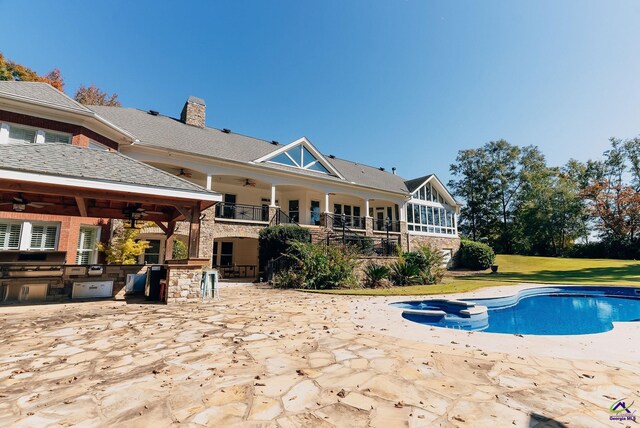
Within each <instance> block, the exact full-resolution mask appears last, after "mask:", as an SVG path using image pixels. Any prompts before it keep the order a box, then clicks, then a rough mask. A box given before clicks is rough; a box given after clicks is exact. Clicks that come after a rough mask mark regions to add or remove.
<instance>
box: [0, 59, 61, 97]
mask: <svg viewBox="0 0 640 428" xmlns="http://www.w3.org/2000/svg"><path fill="white" fill-rule="evenodd" d="M0 80H18V81H22V82H45V83H48V84H50V85H51V86H53V87H54V88H56V89H57V90H59V91H61V92H64V80H63V79H62V75H61V74H60V70H58V69H57V68H54V69H53V70H52V71H51V72H50V73H48V74H45V75H44V76H41V75H39V74H38V73H36V72H35V71H33V70H32V69H30V68H29V67H26V66H24V65H21V64H18V63H15V62H13V61H10V60H7V59H6V58H5V57H4V55H2V53H0Z"/></svg>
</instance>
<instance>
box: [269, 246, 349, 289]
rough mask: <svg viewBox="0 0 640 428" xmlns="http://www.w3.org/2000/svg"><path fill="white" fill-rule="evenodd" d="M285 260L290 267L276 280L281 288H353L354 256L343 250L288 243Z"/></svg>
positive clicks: (347, 249)
mask: <svg viewBox="0 0 640 428" xmlns="http://www.w3.org/2000/svg"><path fill="white" fill-rule="evenodd" d="M287 257H289V258H291V259H292V260H293V264H292V266H291V267H290V268H289V269H288V270H286V271H284V272H282V273H279V274H278V275H277V276H276V283H279V284H278V286H280V287H283V288H310V289H314V290H323V289H329V288H352V287H355V286H356V285H357V281H356V277H355V268H356V265H357V259H356V256H355V253H354V252H353V251H352V250H351V249H350V248H349V247H347V248H346V249H344V250H343V249H342V248H339V247H325V246H324V245H321V244H312V243H309V242H299V241H292V242H291V245H290V248H289V252H288V253H287Z"/></svg>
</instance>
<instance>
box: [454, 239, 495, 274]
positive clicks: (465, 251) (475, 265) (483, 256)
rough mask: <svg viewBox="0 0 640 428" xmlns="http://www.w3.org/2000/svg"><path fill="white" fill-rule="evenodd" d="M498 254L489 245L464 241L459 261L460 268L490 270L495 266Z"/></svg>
mask: <svg viewBox="0 0 640 428" xmlns="http://www.w3.org/2000/svg"><path fill="white" fill-rule="evenodd" d="M495 258H496V254H495V253H494V252H493V249H492V248H491V247H490V246H488V245H487V244H482V243H480V242H475V241H469V240H466V239H464V240H462V241H461V242H460V251H458V260H459V263H460V266H461V267H463V268H467V269H472V270H483V269H488V268H489V267H491V265H492V264H493V262H494V260H495Z"/></svg>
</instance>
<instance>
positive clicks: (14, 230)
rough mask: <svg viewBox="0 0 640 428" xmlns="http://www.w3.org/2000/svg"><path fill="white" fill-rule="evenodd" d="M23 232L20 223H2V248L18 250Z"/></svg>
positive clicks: (0, 248)
mask: <svg viewBox="0 0 640 428" xmlns="http://www.w3.org/2000/svg"><path fill="white" fill-rule="evenodd" d="M21 232H22V225H21V224H19V223H0V250H18V249H19V248H20V233H21Z"/></svg>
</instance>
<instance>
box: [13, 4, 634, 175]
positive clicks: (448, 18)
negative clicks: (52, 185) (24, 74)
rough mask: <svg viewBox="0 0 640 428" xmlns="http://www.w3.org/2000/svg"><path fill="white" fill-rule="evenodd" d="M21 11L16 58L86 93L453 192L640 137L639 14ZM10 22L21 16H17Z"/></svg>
mask: <svg viewBox="0 0 640 428" xmlns="http://www.w3.org/2000/svg"><path fill="white" fill-rule="evenodd" d="M190 3H191V2H177V1H176V2H160V1H102V2H98V1H91V2H88V1H64V2H51V1H41V2H40V1H26V0H25V1H20V2H16V1H6V0H0V9H1V10H2V11H3V16H4V17H5V19H3V31H2V36H1V38H0V51H1V52H3V53H4V54H5V56H6V57H8V58H10V59H13V60H14V61H17V62H19V63H22V64H24V65H27V66H30V67H32V68H34V69H35V70H36V71H38V72H40V73H45V72H48V71H50V70H51V69H52V68H53V67H58V68H60V70H61V71H62V74H63V76H64V78H65V81H66V91H67V92H68V93H71V94H72V93H73V92H74V91H75V89H76V88H77V87H78V85H79V84H81V83H84V84H91V83H95V84H97V85H98V86H99V87H101V88H102V89H104V90H106V91H107V92H116V93H118V94H119V98H120V100H121V102H122V103H123V105H125V106H130V107H137V108H141V109H155V110H159V111H160V112H161V113H162V114H166V115H169V116H177V115H179V113H180V110H181V108H182V105H183V104H184V101H185V100H186V98H187V97H188V96H189V95H196V96H199V97H201V98H204V99H205V100H206V102H207V123H208V125H209V126H212V127H217V128H223V127H224V128H230V129H231V130H233V131H234V132H239V133H242V134H247V135H251V136H255V137H259V138H264V139H267V140H272V139H273V140H278V141H280V142H282V143H285V142H290V141H293V140H295V139H297V138H298V137H300V136H302V135H304V136H307V137H308V138H309V139H310V140H311V141H312V142H313V143H314V144H315V145H316V146H317V147H318V148H319V149H320V150H321V151H322V152H323V153H326V154H334V155H336V156H339V157H342V158H346V159H352V160H357V161H359V162H362V163H366V164H370V165H374V166H385V167H386V168H391V167H392V166H396V167H398V173H399V174H400V175H402V176H404V177H406V178H412V177H415V176H420V175H424V174H427V173H436V174H437V175H438V176H440V177H441V178H442V179H443V180H445V181H446V180H448V179H449V177H450V175H449V164H450V163H452V162H453V161H454V159H455V157H456V154H457V151H458V150H460V149H465V148H472V147H478V146H480V145H482V144H484V143H486V142H488V141H490V140H496V139H500V138H504V139H506V140H507V141H509V142H511V143H513V144H518V145H523V146H524V145H529V144H535V145H538V146H540V148H541V149H542V150H543V152H544V153H545V154H546V155H547V158H548V160H549V163H550V164H556V165H558V164H563V163H564V162H566V161H567V160H568V159H569V158H571V157H573V158H576V159H579V160H583V161H584V160H587V159H588V158H595V157H598V156H600V154H601V153H602V152H603V151H604V150H606V148H607V146H608V141H607V140H608V138H609V137H611V136H617V137H620V138H629V137H635V136H638V134H640V78H639V76H640V74H639V70H640V55H638V53H639V52H640V50H639V48H638V47H639V46H640V32H638V31H637V23H638V22H639V21H640V2H638V1H617V0H616V1H605V0H602V1H588V0H579V1H530V2H524V1H517V2H514V1H482V2H480V1H412V0H408V1H391V0H389V1H376V0H370V1H365V0H360V1H347V0H330V1H323V2H305V1H265V0H256V1H237V0H232V1H219V2H214V1H211V2H208V1H203V2H199V3H196V2H193V4H190ZM8 17H11V18H9V19H7V18H8Z"/></svg>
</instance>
